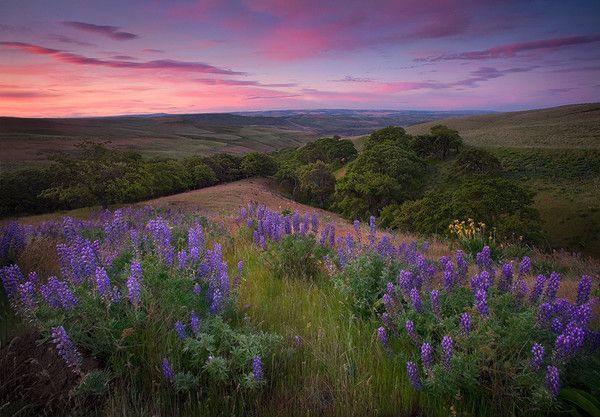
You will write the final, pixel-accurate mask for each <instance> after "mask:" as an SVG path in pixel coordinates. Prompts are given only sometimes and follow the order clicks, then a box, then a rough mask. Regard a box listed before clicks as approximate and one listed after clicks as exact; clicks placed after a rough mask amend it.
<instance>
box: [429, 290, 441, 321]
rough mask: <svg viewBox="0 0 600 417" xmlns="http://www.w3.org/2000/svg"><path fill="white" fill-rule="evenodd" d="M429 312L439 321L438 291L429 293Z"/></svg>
mask: <svg viewBox="0 0 600 417" xmlns="http://www.w3.org/2000/svg"><path fill="white" fill-rule="evenodd" d="M431 310H432V311H433V315H434V316H435V317H436V318H437V319H438V320H439V319H441V317H442V313H441V308H440V292H439V291H438V290H433V291H431Z"/></svg>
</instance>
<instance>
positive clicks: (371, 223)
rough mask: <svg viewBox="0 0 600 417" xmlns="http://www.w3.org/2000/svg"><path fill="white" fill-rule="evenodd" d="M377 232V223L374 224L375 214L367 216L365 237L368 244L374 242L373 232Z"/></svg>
mask: <svg viewBox="0 0 600 417" xmlns="http://www.w3.org/2000/svg"><path fill="white" fill-rule="evenodd" d="M376 232H377V225H376V224H375V216H371V217H369V235H368V237H367V239H368V240H369V245H371V246H373V245H374V244H375V233H376Z"/></svg>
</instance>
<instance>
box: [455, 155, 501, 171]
mask: <svg viewBox="0 0 600 417" xmlns="http://www.w3.org/2000/svg"><path fill="white" fill-rule="evenodd" d="M453 171H454V173H457V174H462V175H490V176H492V175H499V174H500V173H501V172H502V165H501V164H500V161H499V160H498V158H496V157H495V156H494V155H492V154H491V153H489V152H486V151H484V150H482V149H477V148H466V149H464V150H462V151H461V152H460V153H459V154H458V156H457V157H456V160H455V161H454V167H453Z"/></svg>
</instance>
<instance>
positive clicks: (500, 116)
mask: <svg viewBox="0 0 600 417" xmlns="http://www.w3.org/2000/svg"><path fill="white" fill-rule="evenodd" d="M435 124H445V125H447V126H449V127H451V128H453V129H456V130H458V131H459V133H460V135H461V136H462V137H463V138H464V139H465V141H466V142H467V143H470V144H473V145H479V146H486V147H513V148H515V147H518V148H521V147H523V148H580V149H586V148H594V149H600V103H593V104H575V105H569V106H560V107H552V108H548V109H540V110H527V111H519V112H510V113H497V114H486V115H476V116H466V117H458V118H448V119H443V120H436V121H435V122H428V123H423V124H419V125H413V126H410V127H408V128H407V131H408V132H409V133H411V134H422V133H426V132H428V131H429V128H430V127H431V126H433V125H435Z"/></svg>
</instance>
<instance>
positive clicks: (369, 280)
mask: <svg viewBox="0 0 600 417" xmlns="http://www.w3.org/2000/svg"><path fill="white" fill-rule="evenodd" d="M400 269H401V264H400V263H398V262H385V261H384V259H383V258H382V257H381V256H379V254H377V253H374V252H367V253H364V254H362V255H360V256H358V257H356V258H354V259H352V260H351V261H350V263H349V264H348V265H347V266H346V267H345V268H344V269H343V270H342V272H340V274H338V275H337V276H336V277H335V285H336V287H337V288H338V289H339V290H340V291H341V292H342V293H343V294H344V297H345V300H346V303H347V305H348V307H349V308H350V309H351V310H352V311H353V313H354V314H356V315H357V316H359V317H370V316H371V315H373V314H374V313H375V312H376V311H377V310H378V309H379V307H380V303H379V301H380V299H381V297H382V295H383V293H384V291H385V288H386V284H387V283H388V282H396V278H397V276H398V273H399V272H400Z"/></svg>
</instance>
